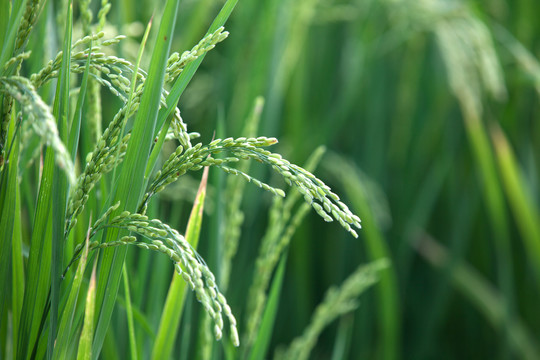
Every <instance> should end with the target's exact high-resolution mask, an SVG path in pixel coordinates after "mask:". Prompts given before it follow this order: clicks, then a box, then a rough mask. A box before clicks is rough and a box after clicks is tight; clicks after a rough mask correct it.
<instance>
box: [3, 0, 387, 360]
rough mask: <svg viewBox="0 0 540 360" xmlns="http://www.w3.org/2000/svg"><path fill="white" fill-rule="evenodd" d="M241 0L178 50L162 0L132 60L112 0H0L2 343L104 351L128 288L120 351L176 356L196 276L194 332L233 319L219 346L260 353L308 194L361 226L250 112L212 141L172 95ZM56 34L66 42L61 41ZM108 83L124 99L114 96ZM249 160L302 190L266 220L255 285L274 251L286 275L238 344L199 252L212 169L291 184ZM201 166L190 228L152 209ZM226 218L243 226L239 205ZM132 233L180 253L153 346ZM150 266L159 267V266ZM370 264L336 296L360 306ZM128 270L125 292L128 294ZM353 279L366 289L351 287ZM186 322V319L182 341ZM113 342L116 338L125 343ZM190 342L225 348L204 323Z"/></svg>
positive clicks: (34, 350) (198, 347) (145, 243)
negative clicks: (232, 131)
mask: <svg viewBox="0 0 540 360" xmlns="http://www.w3.org/2000/svg"><path fill="white" fill-rule="evenodd" d="M235 4H236V1H227V2H226V3H225V4H224V5H223V7H222V8H221V10H220V11H219V13H218V14H217V16H216V18H215V19H214V21H213V23H212V24H211V25H210V28H209V29H208V31H207V32H206V35H204V36H203V37H202V38H201V40H200V41H199V42H198V43H197V44H196V45H195V46H193V47H192V48H191V50H187V51H184V52H183V53H181V54H180V53H178V52H171V47H172V40H173V36H174V34H175V24H176V17H177V14H178V8H179V1H173V0H171V1H167V2H166V4H165V6H164V8H163V13H161V14H159V15H158V16H159V17H160V18H159V19H156V20H151V21H150V22H149V23H148V25H147V27H146V31H145V33H144V34H143V36H142V40H141V42H140V45H139V50H138V54H137V56H136V58H135V59H134V60H131V61H130V60H128V59H127V58H126V57H122V56H121V55H120V56H118V55H119V53H120V52H121V51H120V50H117V49H115V48H118V47H120V44H121V42H122V41H123V40H125V38H126V37H125V36H123V35H113V36H108V34H107V31H106V30H107V24H108V20H107V15H108V12H109V10H110V9H111V5H112V4H110V3H108V2H107V1H102V2H101V4H99V9H98V11H97V16H96V20H95V21H94V19H93V17H94V13H93V11H92V9H93V6H92V5H91V3H90V2H89V1H82V2H80V3H73V2H71V1H68V2H65V3H60V4H54V5H52V4H50V3H49V4H47V3H45V2H40V1H19V2H13V3H9V4H7V3H4V4H3V6H4V9H3V10H5V11H6V14H9V16H8V17H6V19H5V20H6V23H5V24H3V29H4V30H5V34H6V37H5V38H4V42H3V44H2V62H1V64H2V72H1V74H0V84H1V87H0V91H1V94H2V119H1V121H2V132H1V134H0V135H1V149H0V151H1V164H0V166H1V171H2V172H1V185H2V186H1V200H2V201H1V203H0V205H1V206H0V207H1V208H2V217H1V218H2V227H1V231H2V246H1V249H2V252H1V259H2V264H3V265H2V271H1V276H2V283H3V284H5V287H6V289H7V291H6V292H5V294H6V296H3V297H2V303H1V314H0V319H1V321H2V329H3V331H2V334H3V335H2V349H1V350H2V354H3V357H4V356H5V357H6V358H25V359H26V358H59V359H65V358H75V357H77V358H81V359H90V358H92V359H95V358H98V357H100V356H103V357H108V356H109V351H110V350H108V346H110V345H108V342H107V341H109V342H110V341H111V340H107V339H111V336H112V337H113V338H114V336H115V335H110V334H111V333H110V331H111V330H110V329H111V327H110V326H111V322H112V321H113V310H114V309H115V308H117V307H118V304H119V301H120V299H122V303H123V304H124V306H125V310H126V311H125V312H124V311H122V313H123V314H124V316H123V318H124V319H126V321H127V323H128V328H129V331H128V342H129V346H126V349H124V350H123V351H125V352H126V353H127V348H129V356H130V357H131V358H138V357H143V358H144V357H147V356H150V354H151V356H152V357H153V358H168V357H170V356H171V350H172V347H173V345H174V344H175V342H176V341H177V339H176V338H175V336H172V337H171V336H167V333H166V332H167V331H171V325H172V327H173V328H174V330H172V331H173V333H175V332H176V331H177V329H178V327H179V326H180V325H181V323H180V320H181V317H180V315H181V314H182V313H183V312H185V311H188V310H186V309H184V308H185V307H186V306H187V305H186V300H185V299H186V296H187V293H186V292H185V291H184V289H186V288H187V287H189V288H190V289H191V290H192V291H193V294H194V295H195V298H196V300H197V302H198V303H200V308H201V309H202V310H203V312H204V314H205V315H204V316H203V317H201V320H200V322H199V325H198V326H199V327H200V329H199V331H201V332H202V333H201V334H204V333H205V331H208V329H210V328H211V329H212V332H213V336H214V338H215V339H216V340H221V339H222V337H223V333H226V335H227V336H228V340H227V344H226V345H224V349H225V352H226V353H227V356H229V357H236V356H238V357H240V356H243V357H246V356H253V355H250V354H254V353H255V351H257V352H258V353H259V355H258V356H264V354H261V353H260V351H261V350H260V349H261V348H260V346H261V345H260V344H262V343H266V344H267V343H268V341H269V340H270V339H271V334H272V332H271V326H270V327H269V325H268V324H267V322H268V321H273V319H269V320H268V319H264V318H263V314H262V311H263V310H265V309H266V311H271V310H269V309H270V306H274V307H275V306H276V301H277V299H276V298H275V292H276V291H279V288H280V283H281V282H282V281H283V266H284V265H283V264H284V263H283V261H284V259H285V258H286V257H285V254H286V252H285V251H284V249H285V248H286V247H287V244H288V242H289V241H290V238H291V236H292V234H293V233H294V230H295V228H296V227H297V226H298V223H299V222H300V221H301V219H302V218H303V217H304V215H305V213H306V211H307V210H308V209H309V208H312V209H314V210H315V213H317V214H318V215H319V216H320V217H322V218H323V219H324V220H325V221H327V222H331V221H336V222H338V223H339V224H340V225H341V226H342V227H343V228H344V229H345V230H346V231H347V232H349V233H350V234H352V235H353V236H354V237H358V235H357V232H356V231H355V228H356V229H360V228H361V225H360V218H359V217H358V216H357V215H355V214H353V213H352V212H351V211H350V210H349V208H348V207H347V205H345V204H344V203H343V202H342V201H341V200H340V198H339V197H338V195H336V194H335V193H334V192H333V191H332V190H331V189H330V187H329V186H327V185H326V184H325V183H324V182H323V181H321V180H320V179H319V178H317V177H316V176H315V175H313V174H312V173H311V172H310V171H308V170H306V169H304V168H302V167H300V166H297V165H295V164H293V163H291V162H289V161H288V160H286V159H284V158H283V157H282V156H281V155H279V154H277V153H273V152H271V151H269V150H267V148H268V147H270V146H272V145H274V144H276V143H277V139H276V138H273V137H264V136H258V137H257V136H255V132H256V128H257V125H256V123H257V120H256V119H257V118H258V116H257V115H256V114H255V115H253V116H252V117H251V118H250V120H249V122H248V128H247V132H248V133H249V137H237V138H232V137H226V138H217V139H213V140H211V141H209V142H207V143H205V142H198V141H199V140H198V138H200V137H201V138H204V135H203V136H201V135H199V134H198V133H193V132H192V133H189V132H188V128H187V123H186V122H184V120H183V119H182V116H181V114H180V109H179V107H178V105H177V104H178V101H179V99H180V97H181V95H182V93H183V92H184V89H185V88H186V86H187V84H188V83H189V82H190V80H191V78H192V77H193V76H194V74H195V71H196V70H197V68H198V67H199V65H200V64H201V62H202V60H203V59H204V57H205V55H206V54H207V53H208V52H210V51H212V50H213V49H214V48H215V47H216V46H218V47H219V43H221V42H222V41H224V40H225V39H226V38H227V37H228V35H229V33H228V32H227V31H225V29H224V27H223V25H224V24H225V22H226V21H227V19H228V17H229V16H230V14H231V12H232V10H233V8H234V7H235ZM55 5H58V8H56V7H55ZM75 10H76V11H75ZM76 15H78V16H76ZM51 21H52V22H54V23H56V26H57V27H61V28H63V29H64V30H63V31H58V32H56V33H54V34H52V35H53V36H51V37H50V38H47V37H46V38H45V39H44V40H45V42H44V43H39V42H36V41H38V40H36V38H32V34H36V35H35V36H37V37H39V36H43V34H44V32H45V31H47V29H46V27H45V26H48V25H47V24H49V23H50V22H51ZM155 23H157V25H154V26H157V27H158V30H157V33H154V36H153V37H154V41H153V43H151V42H148V39H149V35H150V30H151V29H152V24H155ZM40 24H45V25H40ZM56 36H57V37H58V38H57V39H56V38H55V37H56ZM32 39H33V41H32ZM53 40H58V43H55V42H54V41H53ZM56 44H61V46H60V45H58V49H55V46H56ZM148 48H151V50H148ZM34 50H36V51H35V52H36V53H37V54H34ZM55 50H56V51H55ZM147 51H150V55H147V53H146V52H147ZM51 52H52V53H54V52H56V55H54V56H52V58H51V60H50V61H48V62H45V63H43V62H42V59H41V58H40V57H39V55H45V54H46V53H51ZM115 53H117V55H112V54H115ZM145 56H146V57H148V58H150V61H149V64H150V65H149V68H148V69H147V70H145V69H143V67H142V66H141V60H142V59H143V57H145ZM105 94H107V95H105ZM107 96H112V97H114V98H115V99H116V101H105V100H104V97H107ZM48 99H50V103H48V101H47V100H48ZM259 102H260V101H259ZM261 106H262V105H257V107H258V108H259V110H257V109H256V110H255V112H258V113H260V107H261ZM113 109H114V110H113ZM111 114H112V115H111ZM109 116H110V117H109ZM195 142H196V143H195ZM171 147H172V148H171ZM171 150H172V151H171ZM317 157H320V154H319V156H317ZM253 160H256V161H257V162H259V163H262V164H263V165H265V166H266V167H267V168H270V169H272V170H274V172H275V174H276V175H277V176H278V177H281V178H282V179H283V181H284V182H285V183H286V184H288V185H289V186H290V187H291V188H292V189H293V190H294V192H293V195H291V197H289V198H288V200H287V201H288V205H286V207H287V210H286V212H285V213H283V214H281V216H280V219H278V220H276V222H275V223H274V224H272V225H271V227H270V229H271V231H273V235H272V241H273V242H274V243H275V242H277V243H280V242H281V244H280V245H278V247H277V248H276V249H274V250H271V251H270V252H269V253H268V252H266V253H265V255H271V258H272V259H273V260H271V262H270V263H269V264H268V266H266V267H265V268H264V269H259V271H258V272H257V274H256V275H255V276H254V281H255V283H257V281H258V280H257V279H258V278H259V277H263V278H264V279H265V280H264V281H263V282H262V283H260V284H259V285H257V287H256V289H257V290H256V292H257V293H258V294H260V295H258V296H263V295H264V294H265V293H266V291H267V290H268V287H269V285H270V279H271V278H272V273H273V271H274V269H275V267H276V266H277V261H278V260H279V259H280V258H282V259H283V260H282V265H281V272H280V274H281V275H280V276H277V275H275V277H274V280H273V281H274V282H275V283H276V284H275V285H273V286H275V287H276V289H277V290H273V291H274V298H273V302H271V303H269V304H268V305H267V304H266V303H265V301H264V300H262V302H258V303H257V308H256V309H257V310H254V311H253V312H252V314H251V315H250V322H249V324H250V325H249V326H248V328H247V329H246V330H245V331H246V332H245V335H244V336H245V337H246V339H248V340H247V344H246V345H245V346H244V347H243V348H242V351H241V352H237V353H236V354H237V355H234V354H235V350H233V349H234V347H239V346H240V344H241V342H240V338H241V336H240V334H239V323H238V321H237V320H236V317H235V315H234V314H233V310H232V308H231V306H230V305H229V303H228V300H227V298H226V296H225V295H224V293H223V292H222V291H221V290H220V288H219V287H220V284H221V283H222V282H223V283H224V284H225V287H226V288H227V284H229V283H230V282H231V280H232V279H230V278H229V275H227V280H224V279H222V278H221V276H216V274H215V273H214V272H213V271H212V270H211V266H209V265H208V264H207V262H206V261H205V260H204V259H203V257H201V255H199V253H198V251H197V242H198V238H199V236H200V232H201V229H202V216H203V212H202V210H203V209H204V196H205V193H206V187H207V178H208V170H209V169H210V168H212V169H215V170H213V171H223V172H225V173H227V174H229V175H231V176H236V177H238V178H241V179H242V181H247V182H251V183H253V184H254V185H256V186H257V187H259V188H261V189H262V190H266V191H268V192H269V193H270V194H271V195H273V196H275V197H278V198H279V197H285V196H286V195H285V192H284V191H283V190H282V189H280V188H279V187H275V186H272V185H269V184H267V183H265V182H263V181H260V180H258V179H257V178H256V177H253V176H250V175H248V174H247V173H246V171H247V168H246V167H245V165H242V166H238V165H237V163H239V162H242V161H243V162H246V161H247V162H249V161H253ZM316 161H317V160H313V161H312V162H316ZM312 167H313V165H309V166H308V168H312ZM202 169H205V171H204V176H203V180H202V182H201V185H200V187H199V191H198V192H197V198H196V201H195V203H194V207H193V209H192V213H191V216H190V218H189V222H188V223H187V226H186V225H184V226H182V225H181V228H184V229H185V235H182V234H181V233H180V232H179V231H178V230H176V229H175V228H173V227H172V226H170V225H169V224H166V223H165V222H163V221H162V220H160V219H159V218H158V217H156V214H157V213H159V210H158V209H159V200H158V196H159V194H160V193H161V192H162V191H164V190H165V189H166V188H167V187H169V186H171V185H172V184H174V183H176V182H177V181H179V180H180V179H181V178H183V177H185V176H187V175H186V174H188V173H190V172H195V171H199V170H202ZM239 186H240V185H239V183H238V182H232V183H231V187H232V188H231V192H232V194H231V195H230V196H239V195H240V196H241V193H242V192H243V188H240V187H239ZM234 188H236V190H234ZM300 197H302V198H303V200H304V202H305V204H306V206H307V207H306V206H304V207H301V211H299V212H298V213H297V217H295V216H293V214H292V212H291V210H292V209H291V206H292V205H293V204H294V203H295V202H296V200H298V198H300ZM276 204H279V203H276ZM239 206H240V202H239V201H238V200H237V201H236V202H235V205H234V207H233V208H232V209H231V215H232V214H233V213H235V212H236V213H238V212H239V211H240V210H239ZM289 221H290V224H288V222H289ZM225 224H229V225H230V226H231V227H234V226H236V227H238V226H239V224H238V223H237V222H235V221H234V220H232V219H231V220H229V221H227V222H225ZM276 229H278V230H276ZM236 232H238V230H236ZM232 236H238V235H232ZM220 240H221V239H220ZM225 241H226V244H227V246H228V247H229V248H234V249H231V250H229V252H228V255H227V256H226V257H225V258H223V260H222V261H223V263H222V264H219V265H218V269H219V268H221V267H222V266H224V267H226V268H227V267H228V268H230V266H231V262H232V259H233V258H234V256H235V252H236V250H237V247H238V246H237V245H232V244H231V241H234V240H230V235H228V236H227V237H226V240H225ZM268 246H276V245H268ZM130 247H133V248H138V249H140V250H142V251H146V252H148V251H149V250H153V251H154V252H157V253H158V254H155V255H156V256H162V257H163V258H164V259H167V261H168V262H172V264H173V267H172V268H174V270H175V272H176V274H177V275H174V276H173V280H172V282H171V286H170V288H169V295H168V296H171V297H174V298H176V299H177V300H178V301H176V302H173V303H171V304H162V306H161V308H162V310H163V311H162V314H161V320H160V323H159V324H154V325H148V327H149V328H150V332H151V333H152V335H153V336H151V338H152V339H154V342H153V344H148V343H147V341H145V340H141V338H140V336H139V337H137V331H136V327H138V326H139V325H140V324H141V322H142V324H149V323H150V322H151V321H152V319H151V316H152V314H150V313H148V314H144V313H142V312H141V310H138V309H139V307H140V306H141V305H142V304H141V303H140V302H139V301H137V299H136V298H133V296H135V294H134V295H133V296H132V295H131V291H130V287H132V285H130V283H132V282H134V281H136V280H134V279H136V277H137V276H138V275H140V274H137V272H131V271H130V270H128V267H127V266H126V262H127V261H128V248H130ZM266 250H268V249H266ZM266 250H265V251H266ZM132 251H133V250H132ZM91 264H93V265H92V266H88V265H91ZM147 265H148V264H147ZM91 268H92V271H90V269H91ZM379 268H380V267H379ZM146 270H147V271H151V267H148V266H147V267H146ZM364 273H365V276H366V278H365V279H364V277H359V278H353V279H352V280H349V282H348V283H347V284H349V285H347V286H346V289H345V290H343V291H342V292H343V293H344V294H343V299H342V300H340V299H339V298H338V299H336V300H335V301H337V304H336V305H338V306H342V307H343V310H341V311H340V312H339V313H340V314H341V313H344V312H348V311H351V310H352V309H353V308H354V307H352V306H351V303H350V302H351V301H354V300H355V299H356V297H357V296H358V295H359V294H360V292H361V291H362V290H363V289H365V288H367V287H369V286H370V285H371V284H373V283H374V282H375V281H376V278H377V277H376V276H377V275H376V273H377V271H375V270H372V269H371V268H369V270H368V269H367V268H366V270H362V271H361V272H360V273H359V274H360V275H362V274H364ZM368 273H369V274H368ZM168 274H169V272H168V271H166V270H165V271H162V272H161V274H160V275H159V276H161V277H162V278H165V279H167V278H169V275H168ZM218 275H219V273H218ZM360 275H359V276H360ZM121 280H123V284H124V292H123V295H119V289H120V286H121V283H120V281H121ZM180 281H181V282H180ZM166 282H168V280H167V281H166ZM178 284H182V285H178ZM350 286H357V287H358V286H359V288H357V289H356V290H354V291H353V292H352V294H349V293H350V292H351V290H347V289H349V287H350ZM231 291H234V290H231ZM334 296H335V295H334ZM161 300H164V297H162V298H161ZM341 303H343V304H341ZM157 310H158V313H159V309H157ZM191 311H193V310H191ZM274 311H275V309H274ZM117 312H118V310H117ZM174 314H176V315H174ZM195 314H198V312H195ZM117 316H118V315H117ZM274 316H275V314H274ZM136 319H138V322H136V321H135V320H136ZM190 321H193V320H190ZM171 322H172V323H171ZM209 323H211V325H210V324H209ZM251 324H255V325H251ZM184 326H187V325H184ZM259 327H261V329H262V330H259ZM263 330H264V331H263ZM319 331H320V330H319ZM120 336H123V334H120ZM187 336H188V334H187V332H185V331H183V332H182V334H181V336H180V338H179V340H178V341H182V340H183V337H187ZM253 336H255V338H254V337H253ZM205 339H206V340H205ZM112 341H113V342H114V341H115V340H112ZM229 345H232V346H233V347H232V348H231V347H229ZM113 346H115V347H117V348H119V349H121V348H122V341H119V342H118V343H116V344H114V345H113ZM212 349H214V350H212ZM150 351H151V352H150ZM190 351H191V352H193V353H194V354H198V355H197V356H202V357H208V356H212V353H214V355H213V356H216V354H217V353H216V351H218V350H217V348H216V347H215V346H214V345H213V342H211V341H208V339H207V337H206V335H201V336H200V340H197V339H195V340H194V345H193V346H191V350H190ZM305 351H308V352H309V351H310V348H306V349H305ZM240 354H242V355H240Z"/></svg>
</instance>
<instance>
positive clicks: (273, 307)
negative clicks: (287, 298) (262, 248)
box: [249, 253, 287, 360]
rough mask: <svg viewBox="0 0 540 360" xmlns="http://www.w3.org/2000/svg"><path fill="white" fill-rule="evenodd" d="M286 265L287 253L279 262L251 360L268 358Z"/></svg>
mask: <svg viewBox="0 0 540 360" xmlns="http://www.w3.org/2000/svg"><path fill="white" fill-rule="evenodd" d="M286 264H287V253H284V254H283V256H282V257H281V260H280V261H279V265H278V267H277V270H276V273H275V274H274V280H272V286H271V287H270V295H269V296H268V301H267V302H266V307H265V308H264V313H263V317H262V320H261V325H260V327H259V332H258V333H257V338H256V340H255V343H254V345H253V350H251V353H250V355H249V359H250V360H262V359H266V358H267V356H266V353H267V352H268V346H269V345H270V340H272V334H273V332H274V323H275V322H276V314H277V310H278V306H279V296H280V294H281V288H282V286H283V278H284V275H285V265H286Z"/></svg>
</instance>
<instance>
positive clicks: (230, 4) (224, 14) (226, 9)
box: [157, 0, 238, 129]
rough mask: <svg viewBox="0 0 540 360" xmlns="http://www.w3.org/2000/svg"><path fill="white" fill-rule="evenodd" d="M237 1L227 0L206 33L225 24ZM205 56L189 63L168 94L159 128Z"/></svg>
mask: <svg viewBox="0 0 540 360" xmlns="http://www.w3.org/2000/svg"><path fill="white" fill-rule="evenodd" d="M237 2H238V0H227V2H226V3H225V4H224V5H223V7H222V8H221V10H220V12H219V13H218V15H217V16H216V18H215V19H214V22H213V23H212V25H210V28H208V31H207V32H206V35H208V34H211V33H213V32H214V31H216V30H217V29H219V28H220V27H221V26H223V25H225V22H227V19H228V18H229V16H230V15H231V13H232V11H233V9H234V7H235V6H236V3H237ZM205 56H206V54H203V55H201V56H199V57H198V58H197V59H196V60H195V61H193V62H191V63H189V64H188V65H187V66H186V68H185V69H184V71H182V73H181V74H180V76H179V77H178V79H177V80H176V81H175V83H174V85H173V87H172V89H171V91H170V93H169V96H167V106H166V107H164V108H162V109H161V110H160V112H159V120H158V127H157V129H160V128H161V127H162V125H163V123H165V120H166V119H167V118H168V117H169V116H170V115H171V114H172V112H173V110H174V108H175V106H176V104H177V103H178V100H179V99H180V96H181V95H182V93H183V92H184V90H185V89H186V87H187V85H188V84H189V82H190V81H191V79H192V78H193V75H195V72H196V71H197V69H198V68H199V65H201V62H202V61H203V60H204V57H205Z"/></svg>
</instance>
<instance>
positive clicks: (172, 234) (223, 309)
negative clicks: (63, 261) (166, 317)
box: [75, 203, 240, 346]
mask: <svg viewBox="0 0 540 360" xmlns="http://www.w3.org/2000/svg"><path fill="white" fill-rule="evenodd" d="M119 205H120V203H117V204H115V205H113V206H112V207H110V208H109V209H108V210H107V211H106V212H105V214H103V216H102V217H101V218H100V219H98V220H97V221H96V222H95V223H94V226H93V227H92V230H91V233H90V237H92V236H94V235H95V234H96V233H97V232H98V231H100V230H104V229H105V228H118V229H122V230H127V231H130V232H131V233H132V234H136V235H140V238H137V237H135V236H133V235H128V236H123V237H121V238H120V239H118V240H116V241H112V242H106V243H100V242H98V241H93V242H91V243H89V245H88V246H89V249H90V250H94V249H103V248H108V247H114V246H122V245H134V246H137V247H139V248H143V249H147V250H154V251H158V252H160V253H163V254H165V255H166V256H168V257H169V258H170V259H171V260H172V261H173V263H174V267H175V269H176V271H177V272H178V274H179V275H181V276H182V278H183V279H184V281H186V282H187V283H188V284H189V285H190V287H191V289H192V290H193V291H194V292H195V294H196V297H197V300H198V301H199V302H200V303H201V304H202V305H203V307H204V309H205V311H206V312H207V314H208V315H209V316H210V317H211V318H212V320H213V321H214V335H215V337H216V339H218V340H219V339H221V337H222V333H223V325H224V324H223V314H224V315H225V317H227V319H228V321H229V325H230V336H231V341H232V343H233V344H234V345H235V346H238V345H239V344H240V341H239V336H238V330H237V328H236V319H235V317H234V315H233V314H232V311H231V308H230V306H229V305H228V304H227V300H226V299H225V296H224V295H223V294H222V293H221V292H220V291H219V289H218V287H217V285H216V279H215V277H214V274H213V273H212V272H211V270H210V269H209V268H208V266H207V265H206V263H205V262H204V260H203V259H202V258H201V257H200V256H199V254H197V252H196V251H195V250H194V249H193V248H192V247H191V245H190V244H189V243H188V242H187V241H186V239H185V238H184V237H183V236H182V235H180V234H179V233H178V231H176V230H175V229H172V228H171V227H170V226H168V225H167V224H164V223H162V222H161V221H160V220H159V219H149V218H148V217H147V216H146V215H141V214H132V213H130V212H129V211H124V212H122V213H120V214H119V215H118V216H115V217H114V218H112V219H110V220H109V221H106V219H107V218H108V217H109V215H110V214H111V213H112V212H113V211H114V210H116V209H117V208H118V206H119ZM82 248H83V245H82V244H80V245H78V247H77V248H76V249H75V254H79V253H80V252H81V250H82Z"/></svg>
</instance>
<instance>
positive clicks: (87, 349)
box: [77, 261, 97, 360]
mask: <svg viewBox="0 0 540 360" xmlns="http://www.w3.org/2000/svg"><path fill="white" fill-rule="evenodd" d="M96 264H97V261H96V262H95V263H94V268H93V269H92V276H91V277H90V286H89V287H88V292H87V295H86V305H85V311H84V325H83V329H82V332H81V336H80V337H79V349H78V352H77V360H90V359H91V358H92V339H93V337H94V311H95V307H96Z"/></svg>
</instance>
